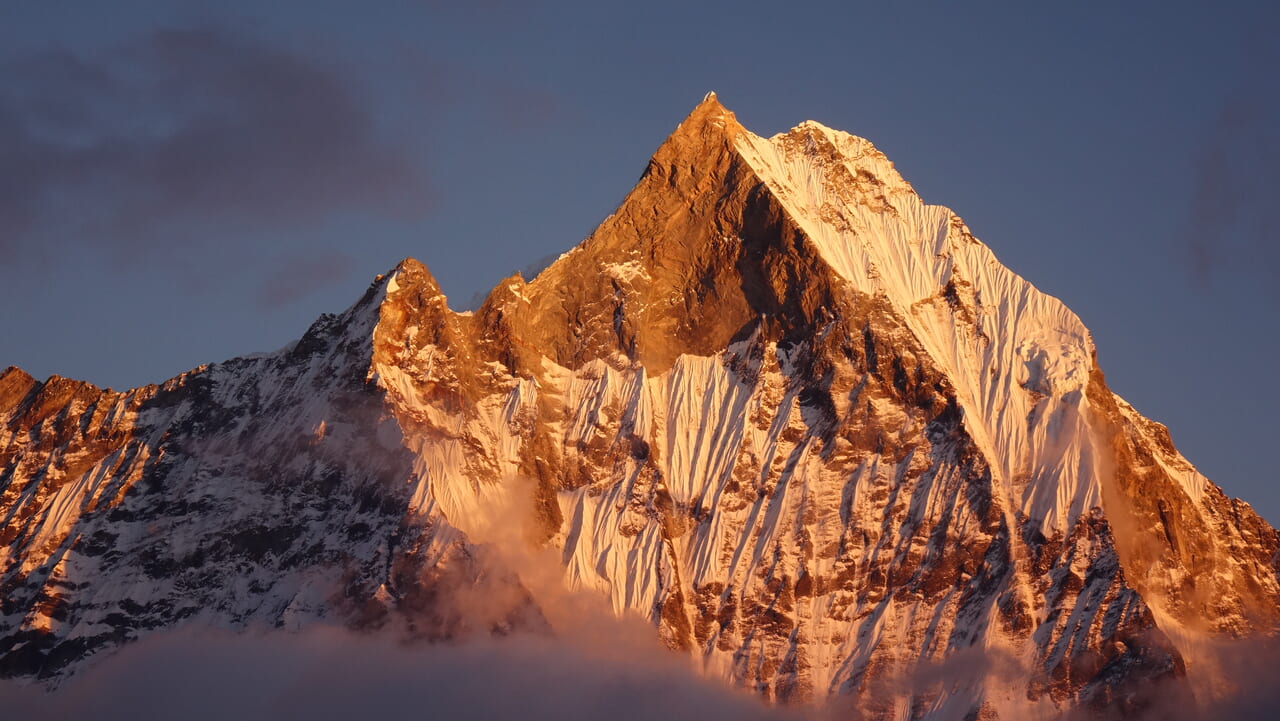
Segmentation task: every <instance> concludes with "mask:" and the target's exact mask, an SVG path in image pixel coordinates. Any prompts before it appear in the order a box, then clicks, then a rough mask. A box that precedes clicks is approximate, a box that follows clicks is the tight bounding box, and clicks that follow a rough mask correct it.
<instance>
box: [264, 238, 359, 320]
mask: <svg viewBox="0 0 1280 721" xmlns="http://www.w3.org/2000/svg"><path fill="white" fill-rule="evenodd" d="M355 267H356V261H355V258H352V257H351V256H350V255H348V254H346V253H342V252H339V251H334V250H328V249H322V250H319V251H317V252H315V253H307V254H300V255H291V256H285V257H283V258H279V259H277V260H276V263H275V267H274V268H273V269H272V270H271V272H270V273H269V274H268V276H267V280H266V282H265V283H264V284H263V286H262V289H261V290H260V291H259V292H258V305H259V306H260V307H262V308H265V309H272V308H278V307H281V306H284V305H288V304H290V303H292V302H294V301H296V300H298V299H300V298H303V297H305V296H307V295H309V294H311V293H312V292H314V291H316V290H319V289H321V288H324V287H325V286H328V285H332V284H335V283H338V282H340V281H343V280H346V279H347V278H348V277H350V276H351V273H352V272H353V271H354V270H355Z"/></svg>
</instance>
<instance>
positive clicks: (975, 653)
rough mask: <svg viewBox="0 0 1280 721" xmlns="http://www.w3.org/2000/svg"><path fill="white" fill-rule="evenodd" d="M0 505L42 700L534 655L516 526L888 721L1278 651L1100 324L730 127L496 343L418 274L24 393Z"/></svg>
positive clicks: (818, 138) (667, 154) (545, 277)
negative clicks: (92, 683) (286, 673)
mask: <svg viewBox="0 0 1280 721" xmlns="http://www.w3.org/2000/svg"><path fill="white" fill-rule="evenodd" d="M0 491H2V493H0V513H3V514H4V516H3V517H4V526H3V535H2V536H0V541H2V542H3V543H2V544H0V588H2V589H3V593H2V594H0V597H2V598H3V606H2V607H0V612H2V613H3V617H0V671H2V672H3V673H5V674H7V675H11V676H24V677H38V678H45V679H51V680H56V679H58V678H61V677H63V676H65V675H66V674H69V673H73V672H74V671H75V670H76V669H79V668H81V667H83V666H84V665H85V664H86V663H88V662H89V659H90V657H91V656H93V655H94V654H96V653H99V652H101V651H105V650H109V649H111V648H113V647H115V646H117V645H119V644H121V643H124V642H127V641H128V640H130V639H133V638H136V637H138V636H140V635H142V634H144V633H146V632H147V631H149V630H151V629H155V628H161V627H168V626H172V625H175V624H178V623H182V622H188V623H195V622H199V623H206V624H214V625H219V626H230V627H244V626H247V625H251V624H267V625H277V626H283V627H297V626H300V625H303V624H306V623H310V622H313V621H315V620H318V619H329V620H338V621H341V622H344V623H348V624H350V625H353V626H358V627H368V626H378V625H383V624H389V623H398V624H403V625H404V627H405V628H406V629H407V630H408V632H409V633H414V634H418V635H422V636H426V637H431V638H436V637H448V636H450V635H453V634H456V633H457V632H459V630H460V629H461V628H463V627H465V626H468V625H471V626H475V625H480V626H482V627H484V628H496V629H509V628H512V627H516V626H529V627H537V626H539V624H542V623H543V620H542V618H541V615H540V613H539V609H538V608H537V599H536V598H534V597H532V596H530V595H528V594H524V593H521V592H515V593H511V594H509V600H510V602H509V603H508V604H506V605H494V604H490V605H491V606H493V608H490V609H489V610H488V611H487V613H489V616H487V617H485V618H483V619H477V618H476V616H475V615H474V614H470V613H463V612H462V610H461V609H459V608H458V607H457V604H456V602H455V601H454V600H451V598H452V597H453V596H454V595H456V593H457V592H458V589H460V588H461V589H468V588H475V587H476V586H477V585H482V586H483V585H484V584H498V583H501V584H506V585H507V586H509V587H515V588H517V589H518V588H519V586H520V581H519V569H511V568H502V567H501V560H500V559H496V558H494V557H493V556H492V554H489V553H487V552H486V550H485V548H486V544H487V543H489V541H490V540H491V538H492V536H493V534H494V532H495V526H494V524H495V519H494V509H504V512H506V513H508V514H512V513H514V512H515V511H514V510H513V509H520V510H522V511H524V512H525V514H524V515H527V517H528V518H527V519H525V520H527V523H520V522H519V519H514V518H513V517H503V518H500V519H498V521H497V522H498V523H499V524H500V525H508V524H509V525H511V526H513V527H517V526H518V528H517V530H518V534H517V535H518V537H519V539H520V542H521V543H526V544H530V545H533V546H541V547H551V548H553V549H556V550H557V551H558V553H559V555H560V558H561V559H562V565H563V570H564V582H565V584H566V585H567V586H568V587H570V588H575V589H586V590H590V591H594V592H597V593H599V594H600V595H602V596H604V597H606V598H608V599H609V601H610V602H611V603H612V605H613V607H614V609H615V610H617V611H618V612H620V613H621V612H624V611H628V610H629V611H635V612H638V613H640V614H641V615H643V616H644V617H646V618H648V619H650V620H651V621H652V622H653V624H654V626H655V628H656V629H657V632H658V633H659V634H660V636H661V638H662V639H663V640H664V641H665V642H666V643H667V644H668V645H669V646H671V647H672V648H676V649H682V650H683V651H684V652H686V653H689V654H692V655H694V656H695V657H696V658H698V659H700V660H701V662H702V665H703V667H704V668H705V669H706V671H707V673H710V674H716V675H721V676H724V677H727V678H730V679H732V680H734V681H735V682H737V683H739V684H741V685H743V686H746V687H748V688H750V689H753V690H755V691H756V692H758V693H761V694H763V695H765V696H767V697H769V698H771V699H776V700H779V701H792V702H799V701H816V702H821V701H824V700H826V699H829V698H838V699H852V700H853V701H854V702H856V703H857V704H858V706H859V708H861V709H862V710H863V712H864V713H866V714H868V715H869V716H870V717H873V718H878V717H893V718H903V717H910V718H932V719H943V718H1009V719H1013V718H1022V717H1024V716H1025V715H1026V714H1028V713H1040V712H1044V711H1055V710H1068V709H1075V708H1085V709H1091V710H1093V711H1094V712H1096V713H1097V714H1098V715H1099V717H1104V716H1105V715H1107V714H1124V713H1131V712H1133V711H1136V710H1140V709H1143V708H1152V707H1153V706H1154V705H1156V704H1159V703H1176V704H1179V705H1184V706H1185V705H1190V704H1192V703H1194V701H1193V698H1194V697H1195V696H1196V695H1197V694H1199V696H1200V697H1202V698H1203V697H1204V696H1205V694H1206V693H1211V692H1212V688H1211V685H1210V684H1209V683H1208V680H1209V679H1211V677H1212V668H1209V666H1210V661H1209V660H1208V659H1206V658H1204V657H1202V656H1198V655H1197V653H1196V649H1197V648H1199V645H1198V644H1202V643H1204V642H1207V641H1211V640H1213V639H1220V638H1228V637H1238V636H1242V635H1245V634H1249V633H1254V632H1271V631H1273V630H1275V628H1276V625H1277V621H1278V619H1280V583H1278V582H1277V573H1278V567H1277V548H1280V537H1278V536H1277V532H1276V531H1275V530H1274V529H1272V528H1271V527H1270V526H1269V525H1267V524H1266V523H1265V522H1264V521H1263V520H1262V519H1260V518H1259V517H1258V516H1257V515H1256V514H1254V513H1253V512H1252V510H1250V509H1249V507H1248V505H1247V504H1244V503H1243V502H1241V501H1233V500H1229V499H1227V498H1226V497H1225V496H1224V495H1223V494H1222V492H1221V491H1220V490H1219V489H1218V488H1217V487H1216V486H1214V485H1213V484H1212V483H1210V482H1208V481H1207V480H1206V479H1204V478H1203V477H1202V476H1200V475H1199V474H1198V473H1197V472H1196V471H1195V469H1194V467H1192V466H1191V464H1189V463H1188V462H1187V461H1186V460H1185V459H1183V458H1182V457H1181V456H1180V455H1179V454H1178V452H1177V451H1176V449H1174V447H1173V445H1172V443H1171V442H1170V440H1169V436H1168V433H1167V431H1166V430H1165V429H1164V428H1163V427H1161V426H1159V424H1156V423H1153V422H1151V421H1149V420H1146V419H1144V418H1143V417H1142V416H1140V415H1139V414H1138V413H1137V412H1136V411H1135V410H1134V409H1132V408H1131V407H1130V406H1129V405H1128V404H1126V403H1125V402H1124V401H1123V400H1121V399H1119V398H1118V397H1116V396H1115V395H1114V394H1112V393H1111V392H1110V391H1109V390H1108V389H1107V386H1106V383H1105V380H1104V378H1103V376H1102V373H1101V371H1100V370H1099V369H1098V367H1097V363H1096V354H1095V352H1094V348H1093V344H1092V340H1091V338H1090V336H1089V334H1088V331H1087V330H1086V329H1085V328H1084V327H1083V325H1082V324H1081V323H1080V321H1079V319H1078V318H1076V316H1075V315H1074V314H1072V313H1071V312H1070V311H1069V310H1068V309H1067V308H1066V307H1065V306H1063V305H1062V304H1061V303H1060V302H1059V301H1057V300H1056V299H1054V298H1051V297H1049V296H1046V295H1044V294H1042V293H1040V292H1039V291H1037V290H1036V289H1035V288H1034V287H1033V286H1031V285H1030V284H1029V283H1027V282H1026V281H1025V280H1023V279H1021V278H1019V277H1017V276H1016V275H1014V274H1013V273H1012V272H1011V271H1009V270H1008V269H1006V268H1004V267H1003V266H1002V265H1000V264H999V263H998V261H996V259H995V258H994V256H993V255H992V253H991V251H990V250H989V249H988V248H986V247H985V246H983V245H982V244H981V243H979V242H978V241H977V240H976V239H975V238H974V237H973V236H972V234H970V232H969V231H968V229H967V228H966V227H965V225H964V223H963V222H962V221H961V220H960V219H959V218H958V217H956V216H955V215H954V214H952V213H951V212H950V211H948V210H947V209H945V208H940V207H937V206H929V205H925V204H924V203H923V202H922V201H921V200H920V198H919V197H918V196H917V195H916V194H915V192H914V191H913V190H912V189H911V187H910V186H909V185H908V184H907V183H906V182H905V181H904V180H903V179H902V178H901V176H899V175H898V173H897V171H896V170H895V169H894V168H893V166H892V164H891V163H889V161H888V160H887V159H886V158H885V157H884V156H883V155H882V154H881V153H879V151H877V150H876V149H875V148H874V147H873V146H871V144H870V143H868V142H867V141H865V140H862V139H860V138H856V137H853V136H850V135H846V134H844V133H840V132H837V131H833V130H830V129H828V128H825V127H823V126H821V125H819V124H817V123H812V122H809V123H805V124H802V125H800V126H798V127H797V128H795V129H793V130H791V131H790V132H788V133H785V134H782V135H779V136H775V137H774V138H770V139H764V138H760V137H757V136H755V135H753V134H751V133H750V132H748V131H747V130H745V129H744V128H743V127H742V126H741V125H740V124H739V123H738V122H737V120H736V119H735V118H734V116H733V114H732V113H730V112H729V111H727V110H726V109H724V107H723V106H721V105H720V104H719V102H718V101H717V100H716V99H715V98H714V96H709V97H708V98H707V100H706V101H704V102H703V103H702V104H701V105H699V106H698V108H696V109H695V110H694V112H693V113H692V114H691V115H690V116H689V117H688V118H687V119H686V120H685V121H684V122H683V123H682V124H681V125H680V127H679V128H678V129H677V130H676V131H675V132H674V133H673V134H672V135H671V137H670V138H669V139H668V140H667V141H666V142H665V143H664V144H663V145H662V146H661V147H660V148H659V150H658V151H657V153H655V155H654V157H653V159H652V160H651V161H650V164H649V167H648V168H647V169H646V171H645V173H644V175H643V176H642V177H641V179H640V181H639V183H638V184H637V186H636V187H635V189H633V190H632V192H631V193H630V194H629V195H628V196H627V198H626V199H625V200H624V201H623V203H622V205H621V206H620V207H619V208H618V210H617V211H616V212H615V213H614V214H613V215H611V216H610V217H609V218H607V219H606V220H605V221H604V222H603V223H602V224H601V226H600V227H599V229H597V231H596V232H595V233H594V234H593V235H592V236H591V237H590V238H588V239H587V240H586V241H584V242H583V243H582V244H581V245H579V246H578V247H576V248H574V249H573V250H571V251H569V252H567V253H565V254H564V255H562V256H561V257H560V258H559V259H558V260H557V261H556V262H554V263H553V264H551V266H550V267H548V268H547V269H546V270H544V271H543V272H541V273H540V274H539V275H538V276H537V277H536V278H534V279H532V280H529V281H526V280H525V279H523V278H521V277H519V276H518V275H517V276H514V277H512V278H509V279H507V280H505V281H503V282H502V283H501V284H499V286H498V287H497V288H495V289H494V290H493V292H492V293H491V294H490V295H489V297H488V298H487V299H486V300H485V301H484V303H483V304H482V306H481V307H480V308H479V309H478V310H476V311H475V312H474V313H469V314H463V313H457V312H454V311H452V310H450V309H449V307H448V305H447V301H446V299H445V297H444V295H443V294H442V293H441V292H440V289H439V286H438V285H437V284H436V282H435V280H434V279H433V278H432V277H431V275H430V273H429V272H428V271H427V269H426V268H425V267H424V266H422V265H421V264H420V263H418V262H416V261H412V260H406V261H404V262H402V263H401V264H400V265H398V266H397V267H396V268H395V269H394V270H393V271H392V272H390V273H389V274H387V275H386V276H381V277H379V278H378V279H377V280H376V281H375V282H374V284H373V285H372V286H371V287H370V289H369V291H368V292H367V293H366V294H365V296H364V297H363V298H362V299H361V300H360V301H359V302H357V303H356V304H355V305H354V306H352V308H351V309H349V310H347V311H346V312H345V313H343V314H341V315H337V316H324V317H322V318H321V319H320V320H318V321H317V322H316V323H315V324H314V325H313V326H312V327H311V329H309V330H308V331H307V333H306V334H305V335H304V336H303V338H302V339H301V340H299V341H298V342H297V343H296V344H294V345H292V346H291V347H289V348H286V349H284V350H282V351H279V352H277V353H274V354H267V355H262V356H257V357H252V358H242V359H235V360H231V361H228V362H225V363H221V364H216V365H212V366H206V367H202V368H198V369H196V370H194V371H191V372H190V373H187V374H184V375H182V376H179V377H177V378H175V379H173V380H171V381H168V382H167V383H165V384H164V385H162V386H148V387H146V388H140V389H136V390H132V391H129V392H127V393H115V392H112V391H103V390H100V389H97V388H95V387H93V386H91V385H88V384H85V383H78V382H74V381H68V380H65V379H60V378H53V379H50V380H48V381H46V382H44V383H39V382H37V381H35V380H34V379H32V378H31V377H30V376H28V375H26V374H25V373H23V372H22V371H19V370H17V369H9V370H7V371H5V372H4V374H3V375H2V376H0ZM953 659H967V660H966V661H965V662H964V666H965V670H964V672H963V673H960V674H958V675H956V674H949V672H948V673H943V672H941V671H939V672H936V673H930V674H924V675H921V674H919V673H917V670H918V669H920V668H922V667H929V666H934V667H935V670H936V669H937V668H941V669H946V668H947V664H948V663H949V662H950V661H951V660H953ZM904 714H905V716H904Z"/></svg>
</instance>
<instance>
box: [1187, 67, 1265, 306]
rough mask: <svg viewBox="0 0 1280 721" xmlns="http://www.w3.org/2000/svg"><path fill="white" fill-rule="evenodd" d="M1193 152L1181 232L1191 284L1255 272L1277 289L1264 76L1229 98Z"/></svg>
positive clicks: (1239, 89) (1254, 274) (1205, 282)
mask: <svg viewBox="0 0 1280 721" xmlns="http://www.w3.org/2000/svg"><path fill="white" fill-rule="evenodd" d="M1194 152H1195V155H1194V157H1193V163H1194V165H1193V177H1192V195H1191V204H1190V209H1189V217H1188V221H1187V232H1188V235H1189V249H1190V257H1191V261H1192V269H1193V271H1194V273H1195V276H1196V279H1197V280H1198V281H1200V282H1201V283H1203V284H1208V283H1209V282H1210V281H1212V279H1213V278H1214V277H1216V276H1217V275H1218V274H1220V273H1230V274H1233V275H1237V276H1238V275H1240V274H1248V275H1253V276H1255V277H1256V276H1257V275H1259V274H1261V275H1262V276H1263V280H1264V281H1265V282H1267V283H1269V284H1270V285H1271V286H1272V287H1273V288H1274V287H1280V244H1278V243H1277V240H1280V238H1278V237H1277V236H1278V235H1280V221H1278V220H1277V215H1276V213H1275V199H1276V197H1277V196H1280V85H1278V84H1276V82H1275V80H1274V78H1268V79H1265V80H1263V81H1262V82H1261V83H1259V84H1251V85H1249V86H1247V87H1242V88H1238V89H1237V90H1236V91H1234V92H1233V93H1231V94H1230V95H1229V96H1228V97H1227V98H1226V100H1224V102H1223V104H1222V106H1221V108H1219V110H1218V111H1217V113H1216V114H1215V116H1214V118H1213V122H1212V126H1211V127H1210V128H1209V130H1208V131H1207V133H1206V135H1205V138H1204V140H1203V143H1202V144H1201V146H1200V147H1199V148H1198V149H1196V150H1195V151H1194Z"/></svg>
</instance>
